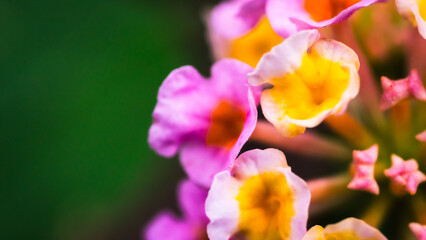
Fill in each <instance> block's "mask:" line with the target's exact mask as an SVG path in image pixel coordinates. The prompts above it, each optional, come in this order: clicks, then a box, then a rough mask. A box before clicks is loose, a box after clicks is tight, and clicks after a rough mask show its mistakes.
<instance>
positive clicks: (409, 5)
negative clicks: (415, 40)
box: [395, 0, 426, 39]
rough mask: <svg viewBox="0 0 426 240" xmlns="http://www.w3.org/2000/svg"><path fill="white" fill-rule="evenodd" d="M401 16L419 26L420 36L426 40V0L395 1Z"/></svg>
mask: <svg viewBox="0 0 426 240" xmlns="http://www.w3.org/2000/svg"><path fill="white" fill-rule="evenodd" d="M395 4H396V7H397V9H398V12H399V14H401V16H403V17H405V18H407V19H408V20H409V21H410V22H411V23H412V24H413V25H414V26H417V28H418V30H419V33H420V35H421V36H422V37H423V38H425V39H426V21H425V19H426V1H425V0H395Z"/></svg>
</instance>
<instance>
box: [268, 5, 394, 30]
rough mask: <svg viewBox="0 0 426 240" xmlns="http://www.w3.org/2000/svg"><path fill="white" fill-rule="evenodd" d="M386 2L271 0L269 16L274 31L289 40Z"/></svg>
mask: <svg viewBox="0 0 426 240" xmlns="http://www.w3.org/2000/svg"><path fill="white" fill-rule="evenodd" d="M384 1H386V0H361V1H360V0H268V1H267V3H266V15H267V16H268V18H269V21H270V22H271V25H272V28H273V29H274V30H275V31H276V32H277V33H278V34H280V35H281V36H283V37H288V36H290V35H292V34H294V33H296V32H299V31H301V30H306V29H316V28H322V27H325V26H328V25H330V24H334V23H339V22H342V21H344V20H346V19H347V18H348V17H350V16H351V15H352V14H353V13H354V12H355V11H356V10H358V9H360V8H364V7H368V6H370V5H371V4H374V3H376V2H384Z"/></svg>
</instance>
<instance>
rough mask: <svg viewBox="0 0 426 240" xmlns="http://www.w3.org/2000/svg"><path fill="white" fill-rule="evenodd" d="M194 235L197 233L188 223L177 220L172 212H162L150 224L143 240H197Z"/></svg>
mask: <svg viewBox="0 0 426 240" xmlns="http://www.w3.org/2000/svg"><path fill="white" fill-rule="evenodd" d="M165 229H167V231H165ZM194 233H196V232H195V231H194V229H193V228H192V226H191V225H190V224H189V223H188V222H185V221H182V220H179V219H177V218H176V217H175V216H174V214H172V213H170V212H162V213H160V214H158V215H157V216H156V217H155V218H154V219H153V220H152V221H151V222H150V223H149V224H148V226H147V228H146V230H145V232H144V235H145V237H144V238H143V239H146V240H164V239H169V240H196V239H198V238H197V236H196V235H195V234H194Z"/></svg>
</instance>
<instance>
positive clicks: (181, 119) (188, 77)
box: [148, 66, 215, 157]
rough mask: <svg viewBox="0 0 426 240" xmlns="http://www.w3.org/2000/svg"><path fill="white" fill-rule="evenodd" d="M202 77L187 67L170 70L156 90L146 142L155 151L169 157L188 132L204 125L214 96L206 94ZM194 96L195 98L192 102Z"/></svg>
mask: <svg viewBox="0 0 426 240" xmlns="http://www.w3.org/2000/svg"><path fill="white" fill-rule="evenodd" d="M205 85H206V84H205V82H204V79H203V77H202V76H201V75H200V74H199V73H198V71H197V70H196V69H194V68H193V67H191V66H184V67H181V68H179V69H176V70H174V71H173V72H171V73H170V74H169V76H168V77H167V78H166V80H164V82H163V84H162V85H161V87H160V90H159V92H158V102H157V105H156V106H155V109H154V113H153V118H154V120H153V124H152V126H151V128H150V129H149V137H148V142H149V144H150V146H151V147H152V148H153V149H154V150H156V151H157V152H158V153H159V154H161V155H162V156H165V157H171V156H173V155H175V154H176V152H177V151H178V149H179V147H180V146H181V144H182V143H183V142H184V141H185V140H186V139H187V138H188V137H189V135H192V137H193V135H197V134H198V133H199V132H200V131H203V130H204V131H205V129H207V128H208V124H209V122H208V116H209V115H210V111H211V108H212V105H214V102H215V99H213V97H212V96H211V94H210V95H209V94H206V88H205ZM193 99H198V100H199V101H194V100H193Z"/></svg>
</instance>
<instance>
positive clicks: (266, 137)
mask: <svg viewBox="0 0 426 240" xmlns="http://www.w3.org/2000/svg"><path fill="white" fill-rule="evenodd" d="M250 139H251V140H253V141H256V142H259V143H263V144H265V145H269V146H271V145H272V146H274V147H277V148H281V149H283V150H285V151H289V152H293V153H297V154H301V155H304V156H316V157H323V158H328V159H333V160H342V159H347V158H350V156H351V151H350V149H348V148H346V147H345V146H343V145H341V144H340V143H338V142H335V141H331V140H329V139H326V138H324V137H321V136H319V135H317V134H315V133H313V132H305V133H304V134H300V135H298V136H296V137H292V138H290V137H284V136H282V135H281V134H280V133H279V132H278V131H277V130H276V129H275V127H274V126H273V125H272V124H270V123H268V122H266V121H258V122H257V124H256V128H255V129H254V131H253V134H252V135H251V138H250Z"/></svg>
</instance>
